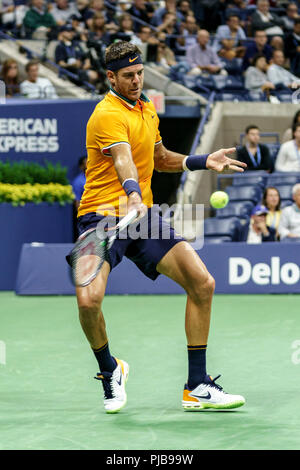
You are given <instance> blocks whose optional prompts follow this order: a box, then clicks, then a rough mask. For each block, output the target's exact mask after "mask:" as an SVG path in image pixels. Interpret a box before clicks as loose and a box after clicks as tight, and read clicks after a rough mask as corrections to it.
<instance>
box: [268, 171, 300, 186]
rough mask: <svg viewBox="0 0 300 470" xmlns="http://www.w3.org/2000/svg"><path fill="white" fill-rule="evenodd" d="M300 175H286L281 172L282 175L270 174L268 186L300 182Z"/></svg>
mask: <svg viewBox="0 0 300 470" xmlns="http://www.w3.org/2000/svg"><path fill="white" fill-rule="evenodd" d="M299 181H300V175H285V174H284V173H280V175H278V174H277V175H275V174H274V175H270V176H268V178H267V181H266V186H275V187H276V186H282V185H294V184H296V183H299Z"/></svg>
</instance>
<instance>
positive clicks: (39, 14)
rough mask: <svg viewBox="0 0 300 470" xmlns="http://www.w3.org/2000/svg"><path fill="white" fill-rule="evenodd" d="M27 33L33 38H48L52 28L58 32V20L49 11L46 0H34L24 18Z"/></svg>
mask: <svg viewBox="0 0 300 470" xmlns="http://www.w3.org/2000/svg"><path fill="white" fill-rule="evenodd" d="M24 27H25V31H26V35H27V36H28V37H32V38H33V39H46V38H47V37H48V36H49V33H51V30H54V31H55V32H56V29H57V27H56V21H55V19H54V18H53V16H52V15H51V13H49V11H48V8H47V6H46V2H45V0H32V2H31V8H30V9H29V10H28V11H27V13H26V15H25V18H24Z"/></svg>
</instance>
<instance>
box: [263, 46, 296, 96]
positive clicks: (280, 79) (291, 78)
mask: <svg viewBox="0 0 300 470" xmlns="http://www.w3.org/2000/svg"><path fill="white" fill-rule="evenodd" d="M272 57H273V63H272V65H270V67H269V68H268V71H267V77H268V80H269V81H270V82H272V83H273V85H275V86H277V87H278V86H279V85H280V86H281V87H282V86H283V87H287V88H291V89H296V88H299V87H300V79H299V77H296V75H293V74H292V73H291V72H289V71H288V70H286V69H285V68H284V67H283V65H284V62H285V57H284V53H283V52H282V51H280V50H275V51H274V52H273V56H272Z"/></svg>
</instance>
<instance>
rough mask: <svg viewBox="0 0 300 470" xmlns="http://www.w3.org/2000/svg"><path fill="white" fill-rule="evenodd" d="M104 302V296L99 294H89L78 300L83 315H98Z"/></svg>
mask: <svg viewBox="0 0 300 470" xmlns="http://www.w3.org/2000/svg"><path fill="white" fill-rule="evenodd" d="M102 300H103V295H101V294H100V293H97V292H94V293H89V295H84V296H82V297H81V298H80V299H78V307H79V310H80V313H82V314H83V315H85V314H89V313H92V312H95V313H97V312H98V311H99V310H100V308H101V304H102Z"/></svg>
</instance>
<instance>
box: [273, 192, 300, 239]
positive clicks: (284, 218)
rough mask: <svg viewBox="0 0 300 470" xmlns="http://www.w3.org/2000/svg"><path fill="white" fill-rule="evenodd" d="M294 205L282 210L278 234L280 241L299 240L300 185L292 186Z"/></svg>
mask: <svg viewBox="0 0 300 470" xmlns="http://www.w3.org/2000/svg"><path fill="white" fill-rule="evenodd" d="M292 195H293V200H294V204H292V205H291V206H287V207H285V208H284V209H282V213H281V217H280V223H279V227H278V232H279V236H280V240H283V239H284V238H299V239H300V184H299V183H297V184H295V185H294V186H293V189H292Z"/></svg>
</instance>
